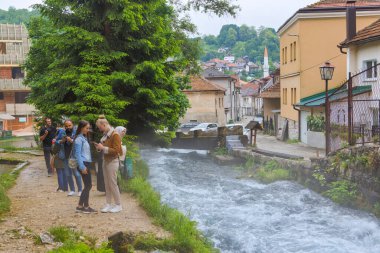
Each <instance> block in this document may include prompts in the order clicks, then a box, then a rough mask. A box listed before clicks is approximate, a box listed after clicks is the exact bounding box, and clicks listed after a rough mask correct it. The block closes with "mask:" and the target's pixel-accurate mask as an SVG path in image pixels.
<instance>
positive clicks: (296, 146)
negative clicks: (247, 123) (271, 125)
mask: <svg viewBox="0 0 380 253" xmlns="http://www.w3.org/2000/svg"><path fill="white" fill-rule="evenodd" d="M256 143H257V148H258V149H261V150H265V151H268V152H275V153H281V154H285V155H290V156H301V157H303V158H304V159H305V160H310V158H312V157H324V156H325V153H324V152H325V151H324V150H322V149H317V148H312V147H309V146H307V145H305V144H303V143H301V142H299V143H292V144H289V143H286V142H283V141H279V140H277V139H276V138H275V137H274V136H269V135H264V134H262V133H258V135H257V141H256Z"/></svg>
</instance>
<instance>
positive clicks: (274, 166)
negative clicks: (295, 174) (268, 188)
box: [253, 160, 291, 184]
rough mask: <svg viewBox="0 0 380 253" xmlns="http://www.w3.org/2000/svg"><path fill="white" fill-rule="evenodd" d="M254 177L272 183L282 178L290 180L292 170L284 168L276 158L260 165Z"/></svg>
mask: <svg viewBox="0 0 380 253" xmlns="http://www.w3.org/2000/svg"><path fill="white" fill-rule="evenodd" d="M253 177H254V178H255V179H257V180H259V181H261V182H263V183H267V184H269V183H272V182H275V181H281V180H290V179H291V176H290V172H289V171H288V170H286V169H283V168H282V167H281V166H280V164H279V163H278V162H276V161H274V160H272V161H269V162H266V163H265V164H264V165H263V166H261V167H259V168H258V169H257V170H256V171H255V173H254V174H253Z"/></svg>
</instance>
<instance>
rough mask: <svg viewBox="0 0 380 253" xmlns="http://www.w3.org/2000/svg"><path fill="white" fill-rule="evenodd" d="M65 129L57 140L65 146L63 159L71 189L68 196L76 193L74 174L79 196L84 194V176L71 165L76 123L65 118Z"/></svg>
mask: <svg viewBox="0 0 380 253" xmlns="http://www.w3.org/2000/svg"><path fill="white" fill-rule="evenodd" d="M64 125H65V131H64V132H60V133H59V134H58V136H57V141H59V143H60V144H62V145H63V147H64V153H65V157H64V159H63V162H64V173H65V176H66V178H67V183H68V184H69V187H70V191H69V193H68V194H67V196H74V195H75V186H74V180H73V174H74V177H75V181H76V184H77V187H78V196H80V195H81V194H82V177H81V175H80V173H79V172H78V171H77V170H76V168H70V166H69V159H70V154H71V149H72V148H73V142H74V136H75V131H74V125H73V122H72V121H71V120H69V119H68V120H65V123H64Z"/></svg>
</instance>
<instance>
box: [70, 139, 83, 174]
mask: <svg viewBox="0 0 380 253" xmlns="http://www.w3.org/2000/svg"><path fill="white" fill-rule="evenodd" d="M74 148H75V145H74V143H73V147H72V149H71V151H70V156H69V167H70V168H71V169H77V168H78V167H79V165H78V161H77V159H76V158H75V157H73V150H74ZM82 149H83V142H82Z"/></svg>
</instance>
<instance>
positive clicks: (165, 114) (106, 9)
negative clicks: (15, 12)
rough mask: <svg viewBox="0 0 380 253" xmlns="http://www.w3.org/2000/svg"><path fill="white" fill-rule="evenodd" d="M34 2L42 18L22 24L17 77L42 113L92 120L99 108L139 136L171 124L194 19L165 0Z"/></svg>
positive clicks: (188, 63)
mask: <svg viewBox="0 0 380 253" xmlns="http://www.w3.org/2000/svg"><path fill="white" fill-rule="evenodd" d="M191 2H192V3H193V4H194V8H196V9H197V8H198V7H199V6H200V5H199V6H198V5H197V3H201V2H203V3H206V2H209V3H214V4H215V3H217V2H224V3H226V2H228V1H225V0H219V1H216V0H203V1H191ZM197 6H198V7H197ZM35 8H36V9H37V10H38V11H39V13H41V15H42V17H37V18H34V19H32V21H31V24H30V31H29V32H30V36H31V38H32V40H33V44H32V48H31V50H30V53H29V57H28V60H27V63H26V66H25V67H26V71H27V72H28V75H27V77H26V80H25V83H26V85H28V86H29V87H31V89H32V93H31V95H30V97H29V101H30V102H31V103H33V104H34V105H35V106H36V107H37V109H39V110H40V111H41V112H42V113H43V114H45V115H48V116H51V117H53V118H59V117H62V116H65V117H70V118H72V119H73V120H78V119H86V120H89V121H90V122H92V123H94V122H95V120H96V119H97V117H98V115H99V114H105V115H106V116H107V118H108V119H109V120H110V121H111V123H112V124H114V125H128V129H129V132H130V133H132V134H136V135H144V136H152V135H154V134H155V132H156V130H163V129H164V128H166V127H167V128H169V129H174V128H175V127H176V126H177V124H178V120H179V118H180V117H182V116H183V115H184V113H185V112H186V109H187V107H188V106H189V104H188V100H187V99H186V97H185V95H184V94H183V93H182V92H181V90H182V89H183V88H185V87H186V84H187V82H188V78H187V75H189V74H191V73H192V71H194V68H195V66H196V61H197V59H198V58H199V40H198V39H188V37H187V34H188V32H191V31H193V29H194V26H193V25H192V24H191V23H190V22H189V21H188V19H186V17H185V18H179V16H180V15H179V13H178V11H177V10H176V8H174V7H173V6H172V5H168V4H167V3H166V1H165V0H150V1H144V2H141V1H139V0H45V1H44V3H43V4H39V5H35ZM199 8H200V7H199ZM202 8H203V10H204V11H206V10H210V9H211V6H209V7H208V6H207V5H204V6H203V7H202ZM211 10H212V9H211ZM231 10H232V9H231ZM225 11H228V10H227V9H226V10H225ZM148 138H149V137H148Z"/></svg>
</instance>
